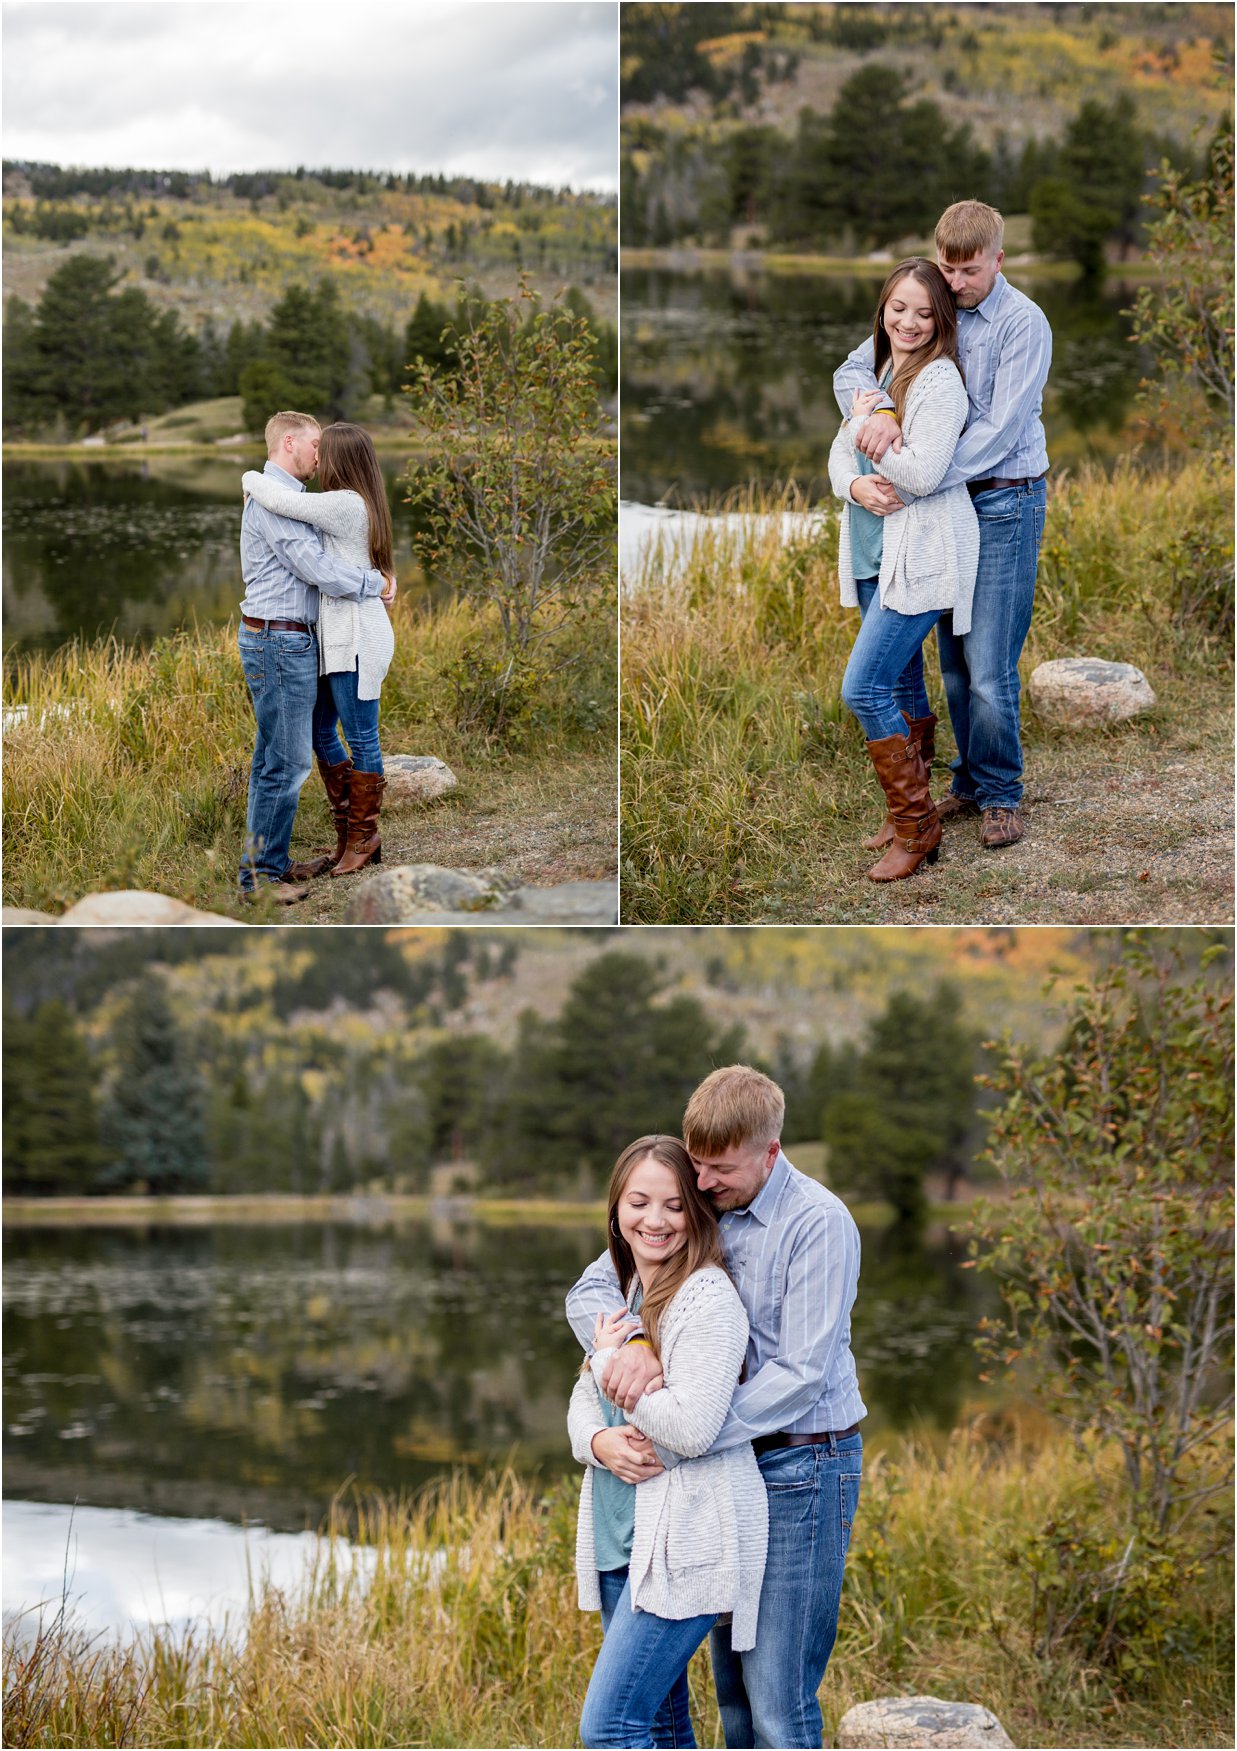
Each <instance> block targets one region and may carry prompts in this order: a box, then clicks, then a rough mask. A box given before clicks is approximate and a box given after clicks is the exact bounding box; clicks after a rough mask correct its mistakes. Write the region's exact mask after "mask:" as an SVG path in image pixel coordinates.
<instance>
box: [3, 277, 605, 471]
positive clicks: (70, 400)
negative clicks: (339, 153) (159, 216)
mask: <svg viewBox="0 0 1237 1751" xmlns="http://www.w3.org/2000/svg"><path fill="white" fill-rule="evenodd" d="M563 308H564V309H565V311H567V312H570V313H572V314H575V315H579V316H582V317H584V318H585V320H586V321H587V322H588V324H589V332H590V335H591V338H592V346H593V357H594V365H595V371H596V378H597V385H598V391H599V393H610V392H612V391H613V389H614V387H615V384H616V381H617V372H618V340H617V334H616V332H615V330H614V328H613V326H612V325H611V324H608V323H603V322H599V321H598V319H597V318H596V316H595V315H594V313H593V311H592V308H591V306H590V305H589V302H588V300H587V298H586V297H585V296H584V294H583V293H582V292H580V291H579V290H578V289H577V288H576V287H572V288H570V289H569V290H568V292H567V294H566V295H565V297H564V299H563ZM484 309H485V300H484V299H483V298H482V297H481V295H480V293H479V292H477V291H476V290H475V289H472V290H469V291H466V292H465V293H464V294H463V295H462V296H461V297H460V298H458V299H457V301H456V302H455V303H454V305H449V304H446V303H442V302H439V301H438V300H436V299H432V298H430V297H429V296H428V294H426V293H425V292H422V293H421V295H420V297H419V298H418V300H417V303H416V305H415V306H414V308H413V309H412V311H411V312H410V314H409V316H408V320H407V322H406V323H405V324H404V326H403V328H402V329H398V328H396V327H393V326H391V325H389V324H384V323H383V322H381V321H379V319H378V318H377V317H375V316H371V315H367V314H366V313H364V312H363V311H358V310H354V309H349V308H347V307H346V306H345V304H344V302H343V300H342V298H341V296H340V292H339V288H338V286H337V284H336V283H335V281H334V280H333V279H331V278H330V277H329V276H323V278H322V279H321V280H319V282H318V284H317V285H316V286H314V287H310V286H308V285H292V286H290V287H289V288H288V290H287V291H286V292H285V293H284V295H283V297H282V298H280V300H279V301H278V303H277V304H276V305H275V307H274V309H273V310H272V311H271V314H270V318H269V320H268V321H266V322H260V321H254V322H250V323H245V322H242V321H240V320H237V321H235V322H233V323H232V325H231V326H230V328H229V329H228V330H227V332H226V333H225V332H224V331H223V330H222V329H221V328H219V327H218V326H217V325H216V324H215V323H214V322H213V321H211V320H209V319H208V320H207V321H206V322H205V323H204V324H203V326H202V329H201V330H200V332H198V333H194V332H193V331H192V330H190V329H188V328H187V327H186V326H185V325H184V324H183V323H182V322H181V320H180V318H179V317H178V316H177V314H176V312H175V311H173V310H160V309H159V308H158V307H157V306H156V305H155V304H154V303H153V302H152V301H151V299H150V298H149V297H148V296H147V294H146V293H145V292H143V291H142V290H141V289H140V288H139V287H137V286H132V285H125V284H124V283H123V275H122V273H121V272H120V271H119V270H118V269H117V268H116V265H115V263H114V261H113V260H112V259H111V258H110V257H101V256H95V255H73V256H71V257H70V258H69V259H68V260H67V261H66V262H65V263H64V265H63V266H61V267H59V268H57V269H56V271H55V273H53V275H52V276H51V278H50V280H49V281H48V283H47V286H46V288H45V290H44V293H43V296H42V297H41V298H40V300H39V302H38V304H37V305H36V306H34V307H33V308H31V306H30V305H28V304H26V303H24V302H23V301H22V300H21V299H19V298H10V299H9V301H8V304H7V306H6V309H5V323H4V431H5V435H6V436H10V437H12V436H22V435H32V434H35V433H39V432H45V431H48V430H55V429H59V430H60V431H61V432H62V433H63V434H65V435H80V434H81V433H84V432H92V431H96V430H97V429H98V428H99V427H100V426H103V425H106V424H108V423H109V422H111V421H115V420H129V421H133V422H136V421H138V420H140V419H141V418H143V417H144V416H149V415H154V414H159V413H163V412H165V411H167V410H168V409H170V408H176V407H182V406H185V405H186V404H188V403H191V402H196V401H202V400H208V399H213V398H215V397H218V396H226V395H240V396H241V397H242V400H243V418H244V422H245V426H246V428H247V429H248V430H250V431H254V432H261V430H262V427H263V425H264V424H265V422H266V420H267V418H268V417H269V415H270V414H271V413H272V412H273V411H274V410H275V409H276V408H281V407H295V408H298V409H300V410H301V411H303V412H306V413H313V414H316V415H317V416H318V417H319V418H320V419H322V420H324V421H326V420H337V419H354V418H356V417H358V416H359V415H360V413H361V411H362V409H363V408H364V406H365V404H366V402H367V401H368V400H369V398H370V397H371V396H375V395H378V396H382V397H383V399H384V403H385V406H386V408H387V410H388V411H391V410H393V409H394V406H395V397H396V396H397V395H398V394H399V393H400V392H401V390H403V389H404V388H405V387H408V386H410V385H411V383H412V381H413V376H414V373H415V369H416V364H417V360H418V359H424V360H425V361H426V363H428V364H430V365H431V366H433V367H434V368H435V369H436V370H441V371H444V372H450V371H451V370H452V369H453V366H454V361H455V356H456V353H455V336H457V335H458V334H459V333H461V332H464V331H465V330H467V328H469V327H470V326H471V325H472V324H473V323H474V322H475V321H476V320H477V318H478V317H479V316H480V314H481V313H482V312H483V311H484Z"/></svg>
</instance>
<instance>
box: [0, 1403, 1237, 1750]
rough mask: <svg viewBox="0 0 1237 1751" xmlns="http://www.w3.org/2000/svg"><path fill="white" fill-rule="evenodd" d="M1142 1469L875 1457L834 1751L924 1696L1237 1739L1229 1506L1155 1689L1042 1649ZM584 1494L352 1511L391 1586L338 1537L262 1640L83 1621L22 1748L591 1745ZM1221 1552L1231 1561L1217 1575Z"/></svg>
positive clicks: (1186, 1584) (1037, 1735)
mask: <svg viewBox="0 0 1237 1751" xmlns="http://www.w3.org/2000/svg"><path fill="white" fill-rule="evenodd" d="M1121 1491H1122V1484H1121V1481H1120V1473H1119V1468H1118V1466H1117V1464H1116V1462H1115V1460H1114V1458H1113V1456H1112V1455H1110V1454H1102V1453H1101V1454H1092V1455H1083V1454H1080V1453H1078V1452H1077V1451H1076V1450H1075V1449H1074V1448H1073V1447H1071V1446H1070V1445H1069V1444H1068V1443H1067V1442H1066V1441H1065V1440H1064V1439H1063V1438H1062V1437H1060V1436H1058V1435H1055V1434H1053V1433H1052V1432H1051V1431H1049V1430H1047V1429H1046V1428H1045V1427H1044V1425H1043V1424H1042V1421H1041V1422H1036V1421H1034V1420H1028V1421H1027V1422H1026V1423H1025V1425H1022V1424H1020V1423H1019V1422H1018V1420H1017V1419H1016V1418H1013V1417H1011V1416H1008V1415H1007V1416H1005V1417H1004V1418H997V1419H994V1418H992V1417H991V1416H988V1417H987V1418H983V1417H977V1418H975V1419H973V1420H972V1421H971V1422H970V1423H969V1424H968V1425H967V1426H966V1427H964V1428H961V1429H959V1430H958V1431H957V1432H956V1433H955V1434H954V1436H953V1437H952V1438H951V1440H950V1441H949V1443H948V1446H947V1448H946V1449H945V1451H944V1452H943V1454H938V1453H934V1452H932V1451H931V1450H930V1449H929V1448H928V1447H927V1446H926V1445H925V1446H919V1445H918V1444H915V1443H911V1444H909V1445H908V1446H906V1447H904V1448H902V1449H900V1450H899V1451H898V1452H897V1453H896V1454H888V1453H882V1454H875V1455H870V1456H869V1458H868V1461H867V1465H866V1475H865V1480H864V1488H863V1496H862V1499H861V1502H860V1509H859V1517H858V1519H857V1521H856V1525H855V1529H854V1534H853V1539H852V1545H851V1551H850V1561H849V1565H848V1570H847V1580H846V1587H845V1591H844V1594H843V1600H842V1610H841V1617H840V1622H839V1634H838V1642H837V1648H836V1651H835V1654H834V1657H833V1660H832V1663H831V1665H830V1669H829V1672H828V1674H827V1677H826V1680H825V1684H824V1686H823V1688H822V1692H821V1700H822V1705H823V1708H824V1712H825V1721H826V1734H827V1740H826V1742H827V1743H831V1742H833V1736H834V1734H835V1731H836V1727H837V1723H838V1720H839V1719H840V1717H841V1715H842V1714H843V1713H844V1711H845V1710H846V1709H847V1708H848V1707H850V1706H851V1705H852V1704H853V1703H856V1702H859V1701H862V1700H865V1699H868V1698H871V1697H875V1696H882V1695H890V1694H897V1693H907V1692H918V1693H925V1692H926V1693H931V1694H933V1695H936V1696H941V1697H948V1698H953V1699H955V1700H959V1701H968V1702H982V1703H985V1704H986V1705H987V1706H988V1707H989V1708H991V1709H993V1710H994V1712H995V1713H996V1714H997V1715H998V1717H999V1718H1000V1719H1001V1720H1002V1722H1003V1723H1004V1725H1005V1727H1006V1729H1007V1731H1008V1732H1009V1735H1010V1737H1011V1738H1012V1739H1013V1741H1014V1743H1015V1744H1019V1745H1036V1746H1045V1747H1047V1746H1066V1745H1089V1746H1110V1745H1111V1746H1117V1745H1124V1746H1131V1745H1136V1746H1165V1747H1169V1746H1182V1745H1190V1746H1212V1745H1217V1746H1221V1745H1230V1744H1231V1743H1232V1692H1233V1662H1232V1653H1233V1647H1232V1634H1231V1631H1232V1565H1231V1559H1230V1556H1229V1554H1228V1553H1229V1549H1230V1545H1231V1531H1232V1516H1231V1508H1230V1504H1229V1498H1228V1497H1227V1496H1226V1495H1221V1496H1219V1497H1217V1498H1215V1499H1216V1500H1217V1501H1218V1502H1219V1503H1220V1504H1221V1509H1220V1510H1219V1511H1218V1514H1217V1518H1216V1520H1215V1522H1214V1523H1212V1524H1210V1525H1208V1526H1206V1528H1205V1529H1200V1530H1199V1531H1198V1532H1197V1534H1196V1535H1195V1536H1194V1538H1193V1539H1192V1541H1190V1542H1189V1544H1188V1548H1187V1550H1186V1551H1185V1554H1187V1555H1189V1556H1191V1557H1193V1558H1196V1559H1199V1562H1198V1566H1197V1568H1193V1569H1190V1570H1188V1571H1187V1570H1186V1569H1183V1570H1182V1574H1183V1576H1184V1577H1185V1578H1183V1579H1182V1580H1181V1582H1180V1584H1175V1585H1173V1586H1171V1587H1170V1588H1168V1589H1167V1590H1166V1593H1165V1596H1164V1598H1163V1599H1162V1600H1160V1601H1159V1602H1158V1605H1157V1617H1156V1626H1155V1633H1156V1634H1158V1635H1160V1636H1161V1637H1162V1638H1163V1639H1162V1641H1161V1643H1160V1653H1159V1655H1158V1656H1157V1657H1156V1658H1155V1659H1154V1660H1153V1661H1152V1662H1151V1664H1150V1665H1149V1666H1147V1667H1146V1669H1145V1670H1143V1671H1142V1672H1141V1674H1139V1675H1138V1676H1137V1677H1135V1676H1133V1675H1131V1673H1130V1671H1129V1670H1127V1671H1126V1674H1125V1676H1124V1677H1122V1676H1121V1673H1120V1670H1119V1668H1117V1667H1116V1666H1114V1665H1111V1664H1110V1663H1108V1662H1107V1661H1106V1660H1104V1659H1103V1658H1099V1659H1097V1658H1095V1657H1094V1652H1093V1649H1091V1648H1090V1647H1089V1645H1088V1643H1087V1640H1086V1638H1085V1636H1082V1635H1080V1636H1079V1637H1077V1638H1076V1639H1075V1640H1073V1641H1071V1640H1069V1639H1067V1640H1066V1641H1065V1643H1064V1644H1062V1645H1060V1646H1058V1647H1057V1648H1056V1649H1054V1650H1053V1651H1051V1652H1050V1653H1049V1652H1047V1651H1044V1650H1043V1649H1037V1638H1036V1632H1035V1627H1034V1624H1033V1615H1032V1586H1031V1580H1030V1576H1029V1574H1028V1572H1027V1569H1026V1567H1025V1564H1024V1563H1023V1562H1022V1561H1021V1560H1020V1553H1021V1552H1023V1551H1025V1548H1026V1542H1027V1539H1028V1536H1029V1535H1030V1534H1031V1533H1033V1532H1036V1531H1038V1530H1039V1529H1041V1528H1042V1527H1044V1526H1045V1525H1047V1524H1048V1523H1049V1522H1053V1521H1055V1522H1057V1523H1062V1522H1064V1520H1066V1519H1067V1518H1068V1517H1070V1516H1075V1517H1078V1519H1079V1523H1080V1524H1083V1523H1085V1525H1086V1527H1087V1528H1088V1529H1089V1531H1090V1532H1091V1533H1092V1534H1093V1535H1095V1536H1097V1537H1103V1538H1111V1537H1121V1539H1122V1543H1124V1536H1123V1534H1122V1524H1121V1519H1120V1516H1121ZM576 1494H577V1483H576V1480H575V1479H574V1478H569V1479H566V1480H564V1482H563V1483H562V1484H561V1485H559V1486H557V1487H555V1488H553V1489H551V1490H550V1491H548V1492H546V1493H543V1492H541V1491H539V1490H538V1489H536V1488H535V1487H531V1486H529V1485H527V1484H525V1483H522V1482H520V1481H519V1480H517V1479H516V1478H515V1477H513V1476H511V1475H509V1474H508V1475H505V1476H503V1477H502V1478H497V1479H488V1480H486V1481H485V1482H483V1483H481V1484H470V1483H466V1482H462V1481H460V1480H458V1479H457V1480H455V1481H453V1482H451V1483H444V1484H443V1485H441V1486H439V1487H437V1488H436V1489H434V1490H431V1491H430V1492H429V1493H427V1494H426V1495H424V1496H422V1497H420V1498H419V1499H417V1500H415V1501H413V1502H371V1503H365V1504H360V1505H359V1506H354V1507H353V1508H352V1509H350V1510H349V1509H347V1507H346V1505H345V1507H344V1509H341V1511H340V1512H339V1513H337V1515H336V1516H335V1525H336V1527H337V1528H338V1527H346V1528H348V1529H349V1530H350V1531H354V1532H355V1533H356V1535H357V1536H358V1537H359V1538H360V1539H361V1540H362V1541H363V1542H364V1543H366V1544H369V1545H372V1546H374V1547H375V1549H376V1551H377V1553H378V1555H377V1565H376V1573H375V1577H374V1580H373V1583H372V1585H370V1586H368V1587H366V1586H365V1585H363V1584H362V1583H359V1582H358V1581H356V1580H354V1579H352V1578H351V1576H350V1575H349V1573H348V1569H347V1565H345V1564H344V1563H342V1562H341V1561H340V1560H339V1555H338V1551H337V1549H336V1548H335V1547H334V1546H333V1544H332V1541H331V1538H330V1537H325V1538H324V1539H323V1540H322V1541H321V1542H320V1546H319V1551H318V1556H317V1559H316V1561H315V1562H314V1564H313V1565H312V1569H311V1572H310V1577H309V1586H308V1588H307V1591H306V1593H305V1595H304V1596H303V1597H302V1598H297V1597H295V1596H292V1595H285V1594H283V1593H280V1592H276V1591H274V1590H271V1589H269V1588H267V1589H262V1588H258V1589H256V1590H255V1593H254V1596H253V1598H252V1600H251V1604H250V1607H249V1610H248V1613H247V1614H246V1617H245V1624H244V1628H245V1634H244V1635H243V1637H235V1638H234V1639H233V1641H231V1642H229V1641H225V1640H224V1639H223V1637H222V1636H221V1635H219V1634H217V1633H215V1632H214V1631H212V1630H210V1629H209V1628H208V1627H206V1626H200V1627H191V1628H189V1629H187V1630H185V1631H183V1632H179V1633H177V1634H175V1635H169V1634H160V1633H158V1632H153V1633H152V1634H150V1635H149V1636H148V1637H146V1638H145V1639H144V1640H143V1641H142V1642H140V1643H139V1644H138V1645H136V1646H134V1647H129V1648H113V1647H110V1646H108V1645H106V1644H103V1643H94V1644H90V1643H88V1642H87V1640H86V1639H85V1637H84V1636H82V1635H81V1634H79V1633H76V1632H75V1631H74V1629H73V1625H72V1623H71V1621H68V1622H66V1621H63V1620H58V1621H57V1622H56V1623H54V1624H51V1625H49V1627H48V1629H47V1630H46V1631H45V1633H44V1634H43V1636H42V1637H41V1639H40V1640H39V1641H38V1642H37V1644H36V1645H35V1646H34V1647H33V1648H32V1649H27V1650H25V1651H24V1652H19V1651H18V1649H17V1647H16V1646H15V1645H12V1643H11V1632H10V1646H9V1647H8V1648H7V1649H6V1670H7V1674H8V1676H7V1685H6V1690H5V1735H4V1736H5V1742H6V1744H9V1745H13V1746H34V1745H47V1746H76V1745H83V1746H101V1745H119V1744H122V1743H123V1744H127V1745H138V1746H140V1745H153V1746H166V1745H178V1746H192V1745H225V1746H232V1745H241V1746H289V1745H306V1746H310V1745H314V1746H320V1745H358V1746H362V1745H434V1746H457V1745H458V1746H478V1745H488V1746H508V1745H531V1746H543V1745H551V1746H553V1745H572V1744H575V1743H577V1742H578V1736H577V1729H578V1721H579V1709H580V1704H581V1702H582V1700H583V1697H584V1692H585V1689H586V1687H587V1683H588V1677H589V1673H590V1671H591V1669H592V1664H593V1660H594V1658H595V1655H596V1650H597V1646H598V1639H599V1625H598V1620H597V1618H596V1617H595V1616H593V1615H591V1614H588V1615H586V1614H584V1613H582V1612H580V1611H579V1610H578V1609H577V1606H576V1598H575V1582H574V1577H573V1572H572V1560H573V1547H574V1533H575V1502H576ZM1203 1558H1206V1560H1205V1561H1203V1560H1201V1559H1203ZM691 1679H692V1694H693V1714H694V1717H695V1723H696V1727H697V1733H698V1736H699V1740H700V1743H701V1744H703V1745H718V1744H720V1743H721V1736H720V1731H719V1724H718V1716H717V1710H716V1705H715V1703H714V1700H713V1695H712V1685H711V1681H710V1678H709V1674H708V1664H707V1656H706V1655H705V1654H704V1653H703V1652H701V1653H699V1654H697V1655H696V1657H695V1660H694V1661H693V1665H692V1672H691Z"/></svg>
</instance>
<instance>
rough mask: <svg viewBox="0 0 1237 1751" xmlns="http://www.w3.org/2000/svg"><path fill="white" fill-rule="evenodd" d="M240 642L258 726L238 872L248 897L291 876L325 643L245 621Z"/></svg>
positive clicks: (307, 634) (306, 634) (310, 763)
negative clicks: (294, 834)
mask: <svg viewBox="0 0 1237 1751" xmlns="http://www.w3.org/2000/svg"><path fill="white" fill-rule="evenodd" d="M237 637H238V642H239V645H240V656H241V666H242V667H243V669H244V671H245V681H246V684H247V685H248V688H249V695H250V698H251V699H252V700H253V713H254V717H255V719H256V720H257V734H256V736H255V738H254V747H253V764H252V765H251V766H250V768H249V803H248V808H247V809H246V813H245V849H244V851H243V853H242V854H241V862H240V871H239V881H240V888H241V892H242V893H250V892H252V891H253V889H254V887H255V886H258V885H260V884H261V883H263V882H277V881H281V880H282V879H283V877H284V875H285V874H286V872H287V869H288V863H289V857H288V845H289V843H290V841H291V838H292V823H293V821H294V820H295V818H296V805H297V803H298V801H299V800H300V795H301V786H302V785H303V784H304V782H305V780H306V779H307V778H308V777H309V774H310V772H311V770H312V768H313V761H312V759H311V758H310V717H311V714H312V713H313V711H314V696H315V692H316V690H317V687H318V640H317V638H316V636H315V635H314V633H313V632H312V631H311V632H274V631H271V630H270V629H269V628H266V627H253V626H246V625H245V623H244V621H242V622H241V626H240V631H239V633H238V635H237Z"/></svg>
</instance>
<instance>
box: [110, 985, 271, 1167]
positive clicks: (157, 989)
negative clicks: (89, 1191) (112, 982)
mask: <svg viewBox="0 0 1237 1751" xmlns="http://www.w3.org/2000/svg"><path fill="white" fill-rule="evenodd" d="M116 1037H117V1039H118V1041H119V1047H118V1050H117V1054H116V1058H117V1066H116V1075H115V1078H114V1080H113V1083H112V1088H111V1092H110V1094H109V1097H108V1101H107V1105H106V1107H105V1109H104V1125H103V1130H104V1137H105V1140H106V1142H107V1144H108V1148H109V1152H110V1154H111V1156H112V1157H113V1160H112V1162H111V1165H110V1166H109V1169H108V1179H109V1181H110V1183H112V1184H113V1185H122V1186H123V1185H132V1184H134V1183H137V1182H140V1183H142V1184H144V1185H145V1186H146V1187H147V1188H148V1190H150V1191H151V1192H194V1191H203V1190H205V1188H206V1186H207V1184H208V1182H209V1177H210V1167H209V1157H208V1153H207V1142H206V1122H205V1115H204V1106H205V1100H204V1091H203V1087H202V1082H201V1079H200V1077H199V1075H198V1071H197V1069H196V1067H195V1065H194V1062H193V1059H192V1056H191V1054H190V1052H189V1049H188V1046H187V1044H186V1042H185V1040H184V1038H183V1036H182V1034H181V1032H180V1029H179V1028H178V1027H177V1025H176V1020H175V1017H174V1016H173V1014H172V1011H171V1009H170V1007H169V1005H168V1001H167V998H166V996H165V995H164V991H163V987H162V984H161V983H160V981H159V979H158V978H157V977H156V976H152V975H151V974H150V973H147V975H146V978H145V979H144V980H143V982H142V984H141V985H140V986H139V988H138V989H137V991H136V992H135V993H134V995H133V996H132V997H131V998H130V999H129V1001H128V1002H127V1003H126V1004H125V1006H124V1008H123V1011H122V1012H121V1015H120V1017H119V1018H118V1020H117V1024H116ZM275 1135H278V1133H277V1132H276V1133H275Z"/></svg>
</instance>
